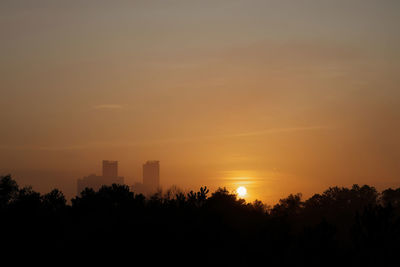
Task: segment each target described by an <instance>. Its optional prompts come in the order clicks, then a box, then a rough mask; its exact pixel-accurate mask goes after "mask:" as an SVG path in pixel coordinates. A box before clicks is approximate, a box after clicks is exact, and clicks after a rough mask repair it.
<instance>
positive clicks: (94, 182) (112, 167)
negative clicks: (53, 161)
mask: <svg viewBox="0 0 400 267" xmlns="http://www.w3.org/2000/svg"><path fill="white" fill-rule="evenodd" d="M123 183H124V177H121V176H118V161H109V160H103V173H102V175H101V176H98V175H95V174H90V175H88V176H85V177H83V178H81V179H78V181H77V194H78V195H79V194H80V193H81V192H82V191H83V190H84V189H85V188H92V189H93V190H95V191H97V190H99V189H100V188H101V187H102V186H103V185H108V186H109V185H112V184H123Z"/></svg>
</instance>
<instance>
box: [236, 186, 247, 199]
mask: <svg viewBox="0 0 400 267" xmlns="http://www.w3.org/2000/svg"><path fill="white" fill-rule="evenodd" d="M236 193H237V194H238V196H239V197H245V196H246V195H247V189H246V187H244V186H240V187H238V188H237V189H236Z"/></svg>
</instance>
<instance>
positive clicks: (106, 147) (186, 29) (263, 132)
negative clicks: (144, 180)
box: [0, 0, 400, 203]
mask: <svg viewBox="0 0 400 267" xmlns="http://www.w3.org/2000/svg"><path fill="white" fill-rule="evenodd" d="M399 13H400V2H399V1H396V0H387V1H372V0H346V1H344V0H343V1H341V0H338V1H323V0H315V1H312V0H308V1H306V0H305V1H284V0H283V1H282V0H280V1H261V0H260V1H234V0H231V1H228V0H221V1H218V0H217V1H215V0H213V1H208V0H205V1H168V0H164V1H74V2H71V1H66V2H57V1H50V0H48V1H35V3H33V2H32V1H8V0H6V1H1V3H0V34H1V36H2V41H1V42H0V51H1V52H0V53H1V54H0V55H1V60H0V73H1V75H0V88H1V98H0V122H1V131H0V152H1V153H0V162H1V164H0V172H1V173H8V172H11V173H13V174H15V175H16V177H17V179H18V181H20V183H22V184H31V185H33V187H34V189H37V190H40V191H48V190H49V189H50V188H53V187H58V188H61V189H62V190H63V191H65V192H66V194H67V195H68V196H69V197H70V196H72V194H74V193H75V182H76V179H77V178H78V177H81V176H83V175H87V174H89V173H98V174H100V170H101V168H100V164H101V160H103V159H110V160H119V162H120V163H119V164H120V174H121V175H123V176H125V178H126V182H127V183H128V184H133V183H134V182H135V181H140V180H141V164H142V163H143V162H145V161H146V160H150V159H156V160H160V162H161V182H162V185H163V187H164V188H168V187H169V186H171V185H174V184H175V185H178V186H179V187H181V188H183V189H196V188H198V187H199V186H202V185H208V186H209V187H211V188H212V189H215V188H217V187H218V186H227V187H228V188H229V189H234V188H236V187H237V186H239V185H244V186H246V187H247V189H248V193H249V196H248V200H253V199H255V198H259V199H262V200H264V201H267V202H269V203H273V202H275V201H277V200H278V199H279V198H282V197H284V196H286V195H287V194H289V193H297V192H303V194H304V195H305V196H309V195H310V194H312V193H317V192H321V191H322V190H324V189H326V188H327V187H329V186H334V185H339V186H350V185H352V184H353V183H359V184H364V183H367V184H370V185H374V186H376V187H378V189H383V188H386V187H389V186H392V187H399V186H400V180H399V179H400V141H399V136H400V126H399V121H400V108H399V104H400V103H399V102H400V89H399V84H400V78H399V75H398V70H399V69H400V63H399V62H400V61H399V60H400V52H399V49H398V48H399V47H400V36H399V33H398V26H399V25H400V17H399V16H398V14H399Z"/></svg>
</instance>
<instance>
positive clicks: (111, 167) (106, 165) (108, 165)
mask: <svg viewBox="0 0 400 267" xmlns="http://www.w3.org/2000/svg"><path fill="white" fill-rule="evenodd" d="M103 177H118V161H112V160H103Z"/></svg>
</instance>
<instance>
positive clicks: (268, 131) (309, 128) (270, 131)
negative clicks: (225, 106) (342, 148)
mask: <svg viewBox="0 0 400 267" xmlns="http://www.w3.org/2000/svg"><path fill="white" fill-rule="evenodd" d="M327 129H332V127H329V126H306V127H291V128H272V129H266V130H261V131H253V132H244V133H238V134H232V135H229V137H244V136H256V135H266V134H273V133H285V132H298V131H313V130H327Z"/></svg>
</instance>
